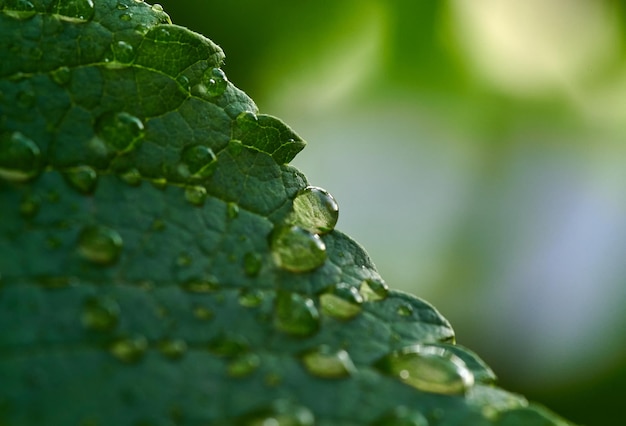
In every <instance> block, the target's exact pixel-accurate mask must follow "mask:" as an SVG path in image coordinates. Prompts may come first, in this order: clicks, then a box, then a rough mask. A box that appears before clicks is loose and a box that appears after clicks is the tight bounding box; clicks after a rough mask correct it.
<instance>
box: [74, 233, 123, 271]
mask: <svg viewBox="0 0 626 426" xmlns="http://www.w3.org/2000/svg"><path fill="white" fill-rule="evenodd" d="M122 247H123V241H122V237H121V236H120V234H119V233H118V232H117V231H116V230H115V229H112V228H109V227H106V226H103V225H90V226H86V227H84V228H83V229H82V230H81V232H80V234H79V235H78V253H79V254H80V255H81V256H82V257H83V258H84V259H86V260H88V261H90V262H93V263H96V264H100V265H110V264H112V263H114V262H115V261H116V260H117V259H118V257H119V255H120V253H121V252H122Z"/></svg>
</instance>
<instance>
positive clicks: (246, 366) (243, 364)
mask: <svg viewBox="0 0 626 426" xmlns="http://www.w3.org/2000/svg"><path fill="white" fill-rule="evenodd" d="M260 365H261V358H259V356H258V355H257V354H254V353H250V352H249V353H245V354H242V355H239V356H237V357H235V359H233V360H232V361H231V362H229V363H228V374H229V375H230V376H232V377H246V376H249V375H250V374H252V373H254V372H255V371H256V369H257V368H259V366H260Z"/></svg>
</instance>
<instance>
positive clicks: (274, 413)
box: [237, 400, 315, 426]
mask: <svg viewBox="0 0 626 426" xmlns="http://www.w3.org/2000/svg"><path fill="white" fill-rule="evenodd" d="M237 424H241V425H246V426H313V425H314V424H315V418H314V417H313V413H311V410H309V409H308V408H306V407H303V406H301V405H296V404H293V403H291V402H289V401H286V400H279V401H276V402H274V403H273V404H272V405H270V406H269V407H265V408H261V409H258V410H255V411H253V412H251V413H249V414H248V415H246V416H244V417H243V418H241V420H240V421H239V422H237Z"/></svg>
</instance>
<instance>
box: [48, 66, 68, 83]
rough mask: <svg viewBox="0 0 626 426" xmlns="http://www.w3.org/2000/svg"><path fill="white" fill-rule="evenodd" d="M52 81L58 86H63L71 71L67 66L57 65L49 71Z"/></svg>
mask: <svg viewBox="0 0 626 426" xmlns="http://www.w3.org/2000/svg"><path fill="white" fill-rule="evenodd" d="M50 75H51V77H52V81H54V82H55V83H56V84H58V85H59V86H65V85H66V84H67V83H69V82H70V78H71V77H72V71H71V70H70V69H69V68H68V67H59V68H57V69H56V70H54V71H52V72H51V73H50Z"/></svg>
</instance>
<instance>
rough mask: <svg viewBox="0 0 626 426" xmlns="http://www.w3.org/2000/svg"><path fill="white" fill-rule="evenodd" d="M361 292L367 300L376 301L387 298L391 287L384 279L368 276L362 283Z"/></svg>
mask: <svg viewBox="0 0 626 426" xmlns="http://www.w3.org/2000/svg"><path fill="white" fill-rule="evenodd" d="M359 293H361V296H363V300H365V301H366V302H375V301H378V300H383V299H386V298H387V296H388V295H389V287H388V286H387V283H385V282H384V281H383V280H382V279H373V278H368V279H366V280H363V282H362V283H361V287H360V288H359Z"/></svg>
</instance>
